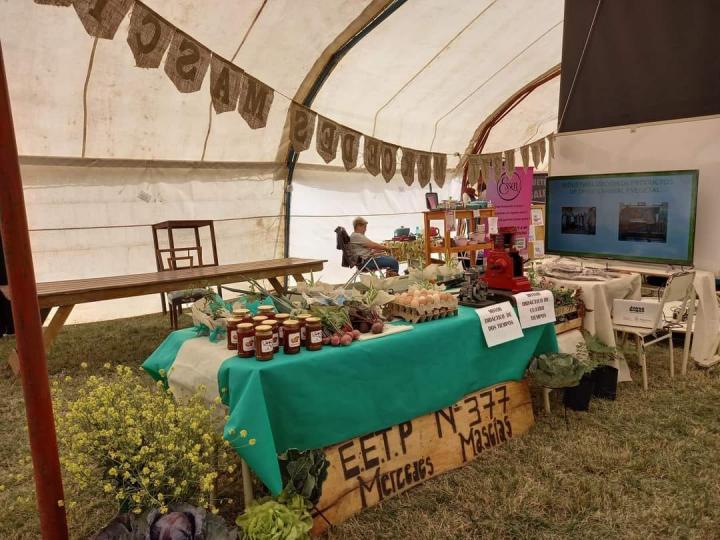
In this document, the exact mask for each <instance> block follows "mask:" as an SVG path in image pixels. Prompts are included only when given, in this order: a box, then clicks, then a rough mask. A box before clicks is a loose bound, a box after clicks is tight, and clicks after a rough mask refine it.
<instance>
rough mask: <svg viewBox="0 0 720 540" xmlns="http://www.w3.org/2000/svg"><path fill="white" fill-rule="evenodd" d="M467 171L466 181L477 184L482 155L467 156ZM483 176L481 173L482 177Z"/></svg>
mask: <svg viewBox="0 0 720 540" xmlns="http://www.w3.org/2000/svg"><path fill="white" fill-rule="evenodd" d="M467 164H468V173H467V181H468V184H477V183H478V180H480V173H481V172H482V171H481V169H482V157H481V156H478V155H472V156H468V163H467ZM484 177H485V176H484V175H483V178H484Z"/></svg>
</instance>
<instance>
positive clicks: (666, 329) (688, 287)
mask: <svg viewBox="0 0 720 540" xmlns="http://www.w3.org/2000/svg"><path fill="white" fill-rule="evenodd" d="M694 281H695V272H679V273H677V274H673V275H672V276H670V278H669V279H668V282H667V285H666V286H665V290H664V291H663V295H662V298H661V299H660V307H659V309H658V311H657V315H656V317H655V322H654V324H653V327H652V328H638V327H635V326H627V325H623V324H615V323H613V330H615V332H616V333H617V332H622V333H623V334H624V335H633V336H635V344H636V347H637V354H638V359H639V361H640V366H641V367H642V376H643V388H644V389H645V390H647V389H648V381H647V362H646V358H645V348H646V347H647V346H649V345H653V344H655V343H660V342H661V341H663V340H668V347H669V349H670V377H674V376H675V361H674V358H673V343H672V331H671V329H672V324H673V323H666V322H665V320H664V319H663V309H664V307H665V304H666V303H668V302H677V301H680V302H681V303H680V309H681V310H682V311H683V312H682V313H680V314H679V320H682V317H683V315H684V311H685V310H688V321H687V326H688V328H692V325H693V320H692V319H693V318H694V315H695V301H694V300H695V287H694V284H693V282H694ZM659 332H663V334H662V335H661V336H659V337H658V333H659ZM685 339H687V334H686V338H685ZM686 361H687V360H685V359H683V363H684V362H686ZM683 369H684V366H683Z"/></svg>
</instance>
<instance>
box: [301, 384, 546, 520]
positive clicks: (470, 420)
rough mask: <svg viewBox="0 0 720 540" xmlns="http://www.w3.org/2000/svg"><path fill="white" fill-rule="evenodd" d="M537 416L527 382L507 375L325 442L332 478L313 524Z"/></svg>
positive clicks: (371, 500) (460, 460)
mask: <svg viewBox="0 0 720 540" xmlns="http://www.w3.org/2000/svg"><path fill="white" fill-rule="evenodd" d="M533 423H534V417H533V411H532V404H531V401H530V391H529V389H528V385H527V382H526V381H522V382H505V383H500V384H497V385H495V386H492V387H489V388H485V389H483V390H478V391H476V392H472V393H471V394H468V395H467V396H465V397H464V398H463V399H461V400H459V401H458V402H457V403H455V404H454V405H452V406H450V407H445V408H443V409H440V410H439V411H436V412H434V413H430V414H427V415H425V416H420V417H418V418H415V419H414V420H411V421H409V422H403V423H402V424H398V425H396V426H392V427H389V428H387V429H382V430H379V431H377V432H375V433H369V434H367V435H364V436H362V437H357V438H355V439H351V440H349V441H345V442H343V443H340V444H337V445H334V446H331V447H328V448H326V449H325V456H326V457H327V459H328V460H329V461H330V467H329V470H328V478H327V480H325V482H324V483H323V488H322V496H321V498H320V502H319V503H318V505H317V509H318V510H317V511H316V512H315V514H316V515H315V516H314V527H313V531H312V532H313V534H321V533H322V532H324V531H325V530H326V529H327V528H328V523H327V522H328V521H329V522H330V523H332V524H333V525H335V524H339V523H341V522H343V521H344V520H346V519H347V518H348V517H350V516H352V515H353V514H355V513H357V512H360V511H361V510H363V509H365V508H369V507H371V506H375V505H376V504H378V503H380V502H382V501H383V500H385V499H387V498H389V497H392V496H394V495H397V494H399V493H402V492H404V491H406V490H408V489H410V488H412V487H414V486H416V485H419V484H421V483H422V482H424V481H425V480H428V479H430V478H434V477H435V476H437V475H438V474H441V473H443V472H446V471H449V470H452V469H455V468H457V467H460V466H462V465H464V464H465V463H467V462H469V461H472V460H473V459H476V458H477V457H479V456H481V455H482V454H483V453H484V452H487V451H488V450H490V449H492V448H493V447H495V446H498V445H500V444H503V443H505V442H507V441H508V440H510V439H512V438H514V437H517V436H519V435H522V434H523V433H525V432H526V431H528V430H529V429H530V427H532V425H533ZM320 513H322V515H321V514H320ZM326 520H327V521H326Z"/></svg>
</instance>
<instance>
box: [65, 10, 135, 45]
mask: <svg viewBox="0 0 720 540" xmlns="http://www.w3.org/2000/svg"><path fill="white" fill-rule="evenodd" d="M132 3H133V0H73V7H74V8H75V11H76V12H77V14H78V17H80V22H82V25H83V26H84V27H85V30H86V31H87V33H88V34H90V35H91V36H93V37H98V38H102V39H112V38H114V37H115V32H117V29H118V27H119V26H120V23H121V22H122V20H123V19H124V18H125V15H127V12H128V10H129V9H130V6H131V5H132ZM63 5H64V4H63Z"/></svg>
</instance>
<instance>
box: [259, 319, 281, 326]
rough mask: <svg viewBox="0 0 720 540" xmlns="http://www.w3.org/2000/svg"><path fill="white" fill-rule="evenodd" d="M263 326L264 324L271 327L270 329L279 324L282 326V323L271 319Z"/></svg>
mask: <svg viewBox="0 0 720 540" xmlns="http://www.w3.org/2000/svg"><path fill="white" fill-rule="evenodd" d="M263 324H264V325H265V326H270V327H272V326H275V325H277V324H280V321H276V320H275V319H270V320H267V321H265V322H264V323H263Z"/></svg>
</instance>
